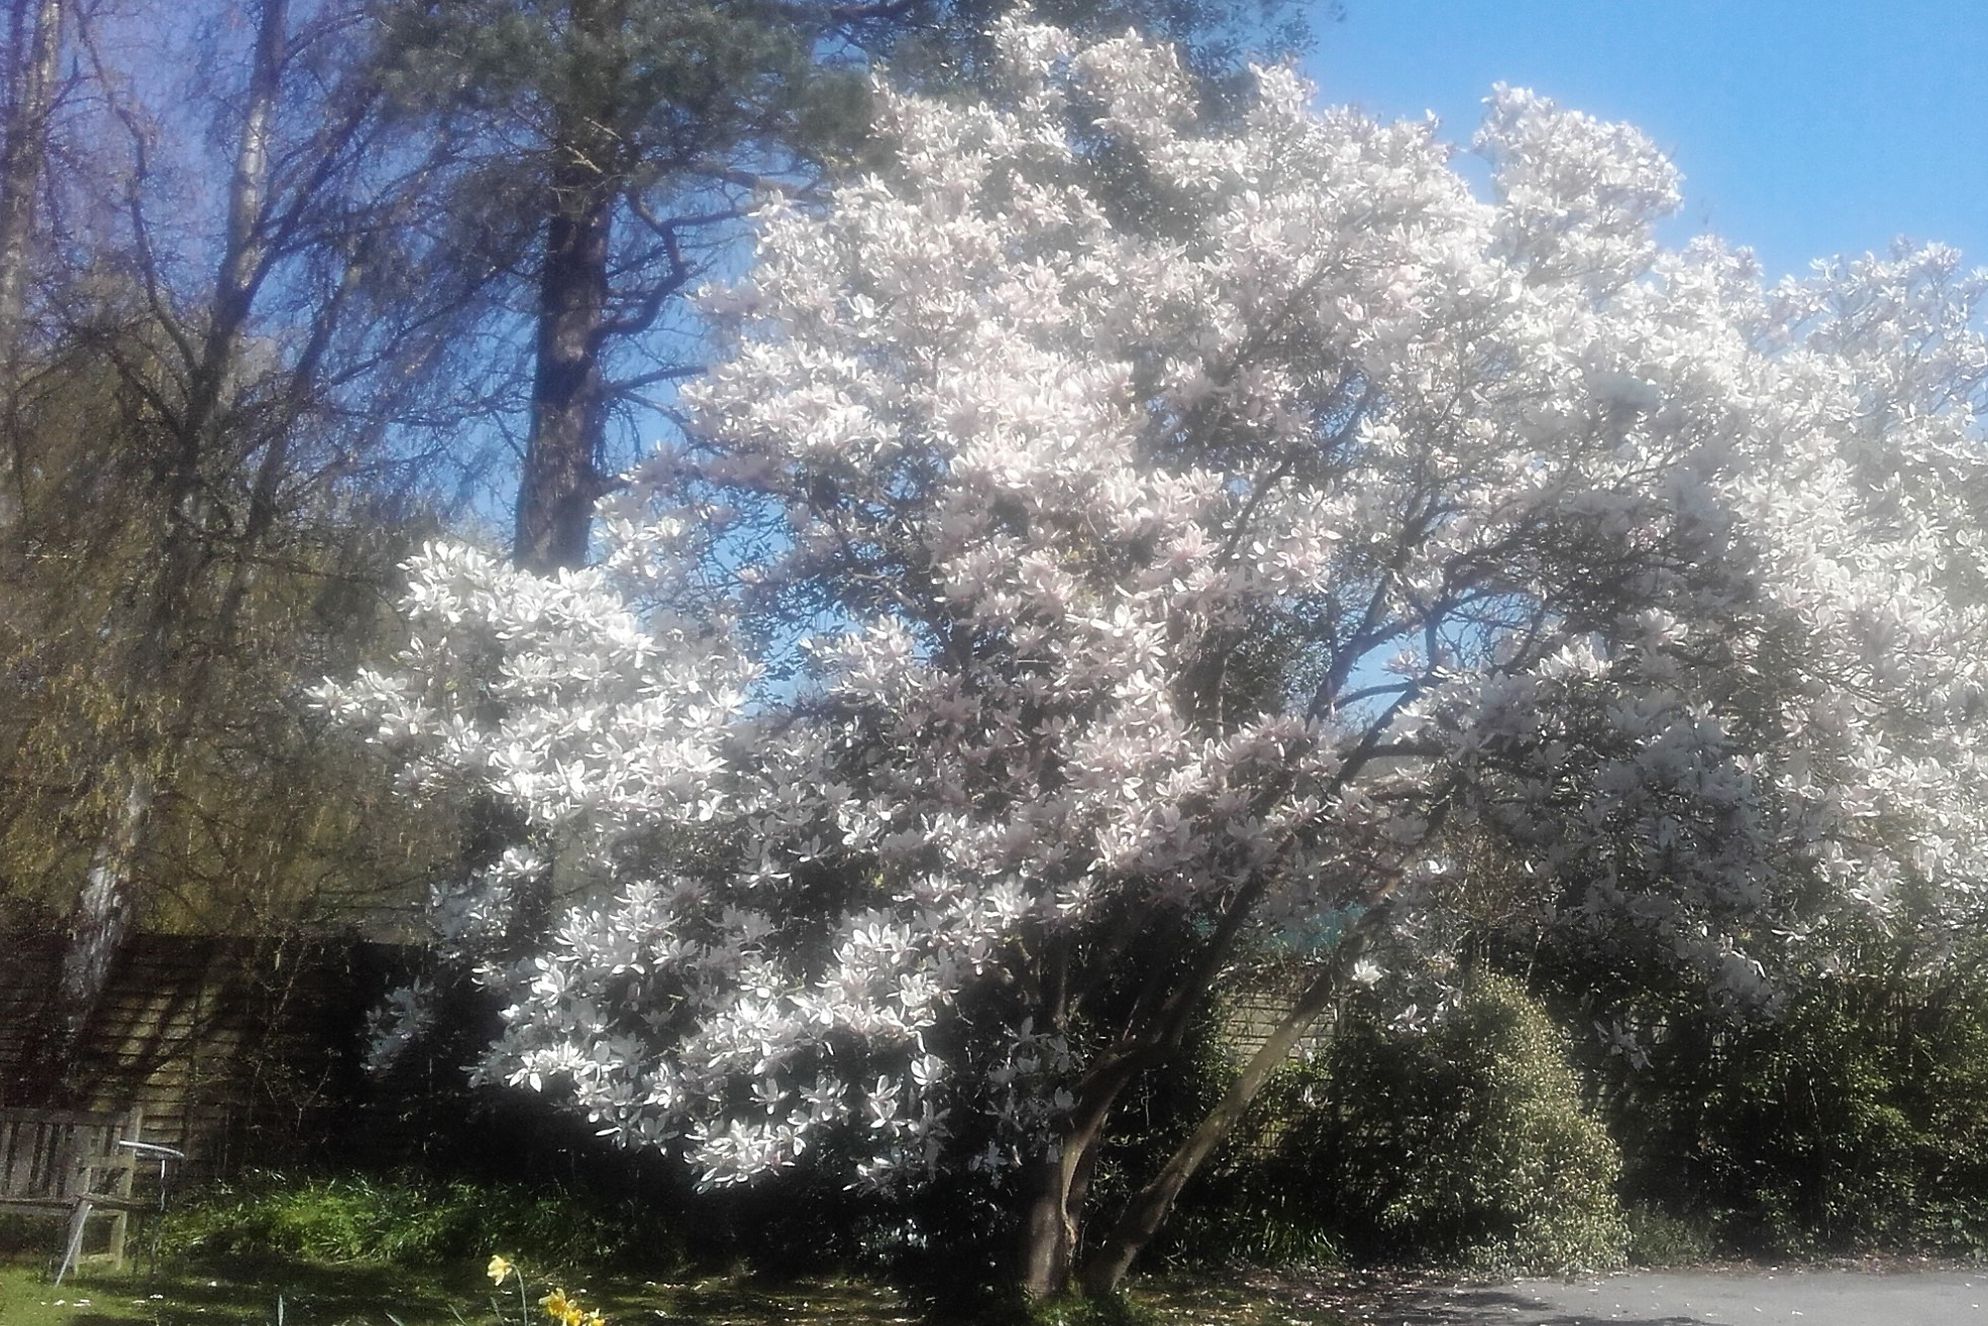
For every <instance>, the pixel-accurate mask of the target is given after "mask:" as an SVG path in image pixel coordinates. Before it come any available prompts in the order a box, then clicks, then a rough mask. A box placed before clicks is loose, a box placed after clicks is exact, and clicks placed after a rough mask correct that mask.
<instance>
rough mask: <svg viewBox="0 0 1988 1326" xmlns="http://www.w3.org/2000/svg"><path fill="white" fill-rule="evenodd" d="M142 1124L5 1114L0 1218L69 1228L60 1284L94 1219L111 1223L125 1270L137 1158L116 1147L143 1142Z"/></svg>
mask: <svg viewBox="0 0 1988 1326" xmlns="http://www.w3.org/2000/svg"><path fill="white" fill-rule="evenodd" d="M143 1122H144V1118H143V1116H142V1115H141V1114H140V1113H139V1111H137V1110H132V1111H131V1112H130V1113H128V1114H88V1113H83V1112H80V1111H74V1110H33V1109H0V1214H14V1215H31V1216H32V1215H43V1216H51V1217H56V1218H60V1219H62V1220H64V1221H66V1222H67V1223H68V1237H67V1239H66V1240H65V1241H64V1243H63V1257H62V1264H61V1266H60V1268H58V1270H57V1271H56V1278H57V1282H58V1283H59V1282H60V1280H61V1277H62V1275H63V1274H64V1273H65V1272H67V1270H68V1269H69V1267H70V1266H71V1265H73V1264H74V1263H75V1260H76V1258H77V1256H78V1255H79V1254H80V1253H81V1251H82V1246H83V1231H84V1226H85V1225H87V1224H88V1222H89V1219H90V1217H91V1216H92V1215H103V1216H106V1217H108V1218H109V1219H110V1222H111V1228H110V1256H111V1261H112V1263H113V1264H115V1265H117V1266H122V1265H123V1264H124V1236H125V1225H126V1222H127V1221H128V1220H129V1219H130V1214H131V1212H133V1211H142V1210H146V1209H148V1208H149V1205H150V1204H149V1203H146V1202H140V1201H137V1200H134V1199H133V1197H132V1195H131V1180H132V1176H133V1173H134V1172H135V1171H136V1169H137V1160H136V1157H135V1156H134V1155H133V1153H132V1152H131V1150H130V1149H129V1148H126V1147H120V1146H119V1145H118V1143H120V1142H124V1141H133V1142H135V1141H137V1140H138V1130H139V1127H140V1125H141V1124H142V1123H143Z"/></svg>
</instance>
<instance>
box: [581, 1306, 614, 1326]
mask: <svg viewBox="0 0 1988 1326" xmlns="http://www.w3.org/2000/svg"><path fill="white" fill-rule="evenodd" d="M580 1326H607V1318H606V1317H603V1316H602V1315H601V1310H600V1309H599V1308H595V1309H594V1310H593V1311H592V1312H589V1313H588V1314H587V1315H586V1316H585V1317H584V1318H582V1319H581V1322H580Z"/></svg>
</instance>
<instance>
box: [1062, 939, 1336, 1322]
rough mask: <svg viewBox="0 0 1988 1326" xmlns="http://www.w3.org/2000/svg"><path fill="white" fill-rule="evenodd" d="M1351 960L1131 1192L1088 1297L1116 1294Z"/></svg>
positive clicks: (1309, 993)
mask: <svg viewBox="0 0 1988 1326" xmlns="http://www.w3.org/2000/svg"><path fill="white" fill-rule="evenodd" d="M1358 947H1360V946H1359V945H1358V944H1357V943H1354V944H1352V945H1350V946H1349V948H1350V949H1353V950H1357V948H1358ZM1351 956H1352V953H1351V952H1343V953H1342V954H1340V955H1338V958H1337V960H1336V961H1335V962H1334V963H1333V966H1332V968H1331V969H1330V970H1328V971H1327V972H1325V973H1324V974H1322V975H1320V976H1319V977H1318V978H1317V979H1316V980H1314V981H1313V982H1312V984H1311V985H1310V986H1309V987H1307V988H1306V990H1305V991H1304V993H1303V994H1301V995H1300V996H1299V997H1298V1000H1297V1002H1296V1004H1294V1005H1293V1006H1292V1009H1291V1012H1290V1013H1289V1014H1287V1015H1286V1016H1285V1018H1284V1020H1283V1021H1282V1022H1280V1023H1278V1025H1277V1026H1276V1028H1275V1029H1274V1030H1272V1032H1271V1033H1270V1036H1269V1037H1268V1038H1267V1039H1266V1040H1265V1041H1264V1042H1263V1045H1262V1046H1261V1048H1259V1049H1258V1050H1257V1052H1256V1053H1255V1054H1254V1055H1252V1056H1250V1060H1249V1063H1248V1064H1246V1065H1245V1066H1244V1068H1243V1071H1242V1072H1241V1073H1240V1074H1238V1075H1237V1077H1236V1080H1235V1081H1234V1082H1232V1083H1230V1084H1229V1089H1228V1090H1227V1091H1226V1092H1224V1093H1223V1095H1222V1099H1221V1100H1220V1101H1219V1102H1217V1103H1216V1105H1215V1108H1214V1109H1212V1110H1210V1111H1209V1112H1208V1114H1207V1116H1206V1117H1205V1118H1203V1119H1202V1121H1201V1123H1200V1125H1199V1126H1198V1127H1197V1128H1195V1130H1194V1132H1193V1134H1192V1135H1190V1136H1189V1137H1188V1139H1187V1140H1186V1141H1185V1142H1183V1143H1181V1144H1180V1146H1179V1148H1177V1149H1176V1150H1175V1151H1174V1153H1173V1155H1171V1156H1170V1157H1168V1158H1167V1163H1166V1164H1165V1165H1163V1166H1161V1167H1160V1172H1159V1173H1158V1174H1157V1175H1155V1176H1154V1178H1153V1180H1152V1182H1150V1183H1148V1184H1147V1185H1146V1186H1145V1187H1143V1188H1141V1189H1140V1190H1139V1191H1138V1192H1137V1193H1135V1194H1133V1197H1132V1200H1131V1201H1130V1202H1129V1203H1127V1205H1126V1208H1125V1211H1124V1213H1123V1214H1122V1215H1120V1217H1119V1218H1118V1222H1117V1223H1116V1224H1115V1225H1113V1227H1112V1229H1111V1232H1110V1233H1109V1234H1107V1235H1106V1236H1105V1239H1104V1242H1103V1243H1102V1244H1101V1245H1100V1246H1099V1247H1098V1249H1097V1251H1096V1252H1095V1253H1093V1254H1092V1255H1091V1257H1090V1258H1089V1259H1088V1260H1087V1261H1086V1262H1085V1264H1084V1268H1083V1274H1082V1283H1083V1290H1084V1293H1085V1294H1087V1295H1089V1296H1092V1297H1103V1296H1105V1295H1108V1294H1111V1293H1115V1292H1116V1291H1117V1289H1118V1286H1119V1284H1120V1283H1121V1282H1122V1281H1123V1280H1124V1279H1125V1275H1126V1272H1128V1271H1130V1270H1131V1269H1132V1263H1133V1262H1134V1261H1136V1260H1137V1259H1138V1257H1139V1254H1140V1253H1141V1252H1144V1251H1145V1249H1146V1245H1147V1244H1149V1243H1151V1242H1152V1240H1153V1235H1155V1234H1157V1233H1158V1232H1159V1230H1160V1226H1161V1225H1162V1224H1164V1223H1165V1222H1166V1218H1167V1216H1168V1215H1169V1214H1171V1213H1172V1211H1173V1206H1174V1202H1175V1201H1176V1200H1177V1199H1178V1198H1179V1197H1180V1192H1181V1189H1182V1188H1184V1187H1186V1186H1187V1181H1188V1180H1189V1179H1191V1178H1193V1177H1194V1175H1195V1172H1196V1171H1197V1170H1199V1169H1200V1168H1201V1166H1202V1164H1203V1163H1204V1162H1205V1161H1206V1160H1207V1159H1208V1157H1209V1156H1211V1155H1213V1154H1214V1153H1215V1151H1216V1149H1217V1148H1219V1147H1220V1146H1221V1144H1222V1143H1223V1142H1225V1141H1227V1140H1228V1136H1229V1134H1230V1133H1231V1132H1233V1131H1234V1130H1235V1126H1236V1124H1237V1123H1239V1122H1241V1120H1242V1117H1243V1115H1244V1114H1245V1113H1246V1112H1247V1111H1248V1110H1249V1106H1250V1102H1252V1101H1254V1100H1255V1099H1256V1095H1257V1093H1258V1092H1259V1091H1261V1090H1262V1089H1263V1084H1264V1083H1265V1082H1267V1081H1269V1079H1270V1075H1271V1074H1272V1073H1273V1072H1275V1071H1276V1070H1277V1069H1278V1068H1279V1067H1280V1066H1281V1065H1282V1064H1283V1063H1284V1062H1285V1060H1287V1059H1288V1058H1289V1057H1290V1054H1291V1050H1292V1048H1293V1047H1294V1046H1296V1045H1297V1043H1298V1040H1299V1038H1300V1037H1302V1036H1303V1035H1304V1034H1305V1031H1306V1030H1307V1029H1308V1028H1309V1027H1310V1026H1311V1025H1312V1024H1313V1023H1314V1022H1316V1021H1317V1020H1318V1017H1319V1014H1320V1013H1322V1012H1324V1011H1325V1007H1326V1005H1327V1004H1329V1003H1330V1002H1331V1001H1332V995H1333V992H1334V990H1336V989H1337V988H1338V980H1337V974H1338V972H1339V970H1340V969H1341V968H1342V967H1343V965H1344V963H1345V962H1346V961H1349V960H1350V958H1351Z"/></svg>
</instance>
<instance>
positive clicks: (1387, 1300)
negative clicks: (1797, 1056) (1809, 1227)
mask: <svg viewBox="0 0 1988 1326" xmlns="http://www.w3.org/2000/svg"><path fill="white" fill-rule="evenodd" d="M1352 1306H1353V1305H1352V1303H1350V1302H1348V1303H1345V1307H1349V1308H1350V1307H1352ZM1349 1315H1350V1316H1351V1317H1352V1318H1353V1319H1354V1320H1355V1321H1359V1322H1362V1323H1372V1324H1373V1326H1397V1323H1399V1324H1400V1326H1489V1324H1490V1323H1501V1324H1502V1326H1601V1323H1610V1324H1611V1326H1752V1324H1753V1323H1761V1322H1791V1323H1799V1326H1969V1324H1970V1323H1979V1324H1980V1326H1988V1268H1984V1269H1977V1270H1973V1271H1929V1270H1908V1271H1892V1272H1868V1271H1848V1270H1744V1271H1633V1272H1628V1273H1625V1274H1622V1275H1611V1276H1603V1277H1599V1278H1593V1279H1579V1280H1574V1281H1571V1282H1562V1281H1555V1280H1518V1281H1511V1282H1508V1283H1505V1284H1501V1285H1461V1286H1448V1285H1439V1284H1430V1283H1426V1282H1425V1283H1422V1284H1419V1285H1412V1286H1398V1287H1396V1288H1394V1289H1390V1290H1388V1291H1385V1292H1384V1293H1382V1294H1380V1295H1375V1296H1371V1297H1369V1298H1368V1299H1367V1301H1366V1302H1364V1303H1362V1304H1360V1306H1359V1307H1358V1308H1356V1309H1354V1310H1353V1311H1352V1312H1351V1313H1349Z"/></svg>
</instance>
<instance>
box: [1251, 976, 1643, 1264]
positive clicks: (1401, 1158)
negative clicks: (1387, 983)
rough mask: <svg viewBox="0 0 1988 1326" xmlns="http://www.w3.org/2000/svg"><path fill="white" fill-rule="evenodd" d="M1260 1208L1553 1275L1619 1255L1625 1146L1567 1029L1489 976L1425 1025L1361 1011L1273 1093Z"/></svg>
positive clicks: (1361, 1252)
mask: <svg viewBox="0 0 1988 1326" xmlns="http://www.w3.org/2000/svg"><path fill="white" fill-rule="evenodd" d="M1267 1094H1268V1095H1269V1097H1270V1099H1269V1100H1268V1101H1267V1102H1266V1109H1265V1111H1264V1113H1263V1116H1262V1121H1261V1125H1260V1126H1262V1127H1263V1128H1264V1129H1265V1130H1266V1133H1267V1136H1268V1138H1269V1146H1268V1152H1267V1155H1266V1156H1265V1157H1264V1158H1263V1159H1262V1160H1260V1161H1259V1162H1257V1163H1256V1165H1255V1166H1254V1167H1253V1169H1254V1173H1253V1174H1252V1175H1250V1176H1249V1179H1248V1181H1247V1182H1246V1184H1245V1187H1246V1189H1247V1190H1250V1191H1251V1192H1253V1194H1254V1196H1253V1201H1254V1202H1255V1204H1257V1205H1259V1206H1270V1205H1275V1206H1277V1207H1278V1208H1280V1209H1281V1210H1282V1211H1283V1212H1284V1213H1285V1221H1286V1223H1287V1224H1290V1225H1293V1226H1299V1225H1302V1226H1305V1227H1308V1228H1311V1229H1314V1230H1316V1231H1318V1234H1319V1236H1320V1239H1321V1241H1322V1242H1329V1243H1330V1244H1331V1245H1333V1246H1336V1247H1338V1248H1341V1249H1344V1250H1345V1251H1346V1252H1347V1253H1348V1254H1350V1255H1351V1256H1352V1257H1354V1258H1355V1259H1357V1260H1361V1261H1366V1262H1386V1263H1408V1262H1435V1263H1443V1264H1450V1265H1459V1266H1467V1267H1471V1268H1474V1269H1480V1270H1507V1271H1531V1272H1549V1271H1564V1270H1570V1269H1574V1268H1589V1269H1597V1268H1602V1267H1612V1266H1616V1265H1619V1264H1621V1262H1622V1261H1623V1258H1624V1253H1625V1250H1626V1247H1627V1241H1628V1232H1627V1226H1626V1224H1625V1222H1624V1217H1623V1212H1622V1209H1621V1206H1620V1204H1619V1202H1618V1200H1617V1198H1616V1192H1615V1187H1616V1180H1617V1178H1618V1177H1619V1175H1620V1172H1621V1157H1620V1153H1619V1152H1618V1151H1617V1149H1616V1146H1615V1144H1614V1142H1613V1141H1611V1140H1610V1138H1609V1136H1608V1133H1607V1131H1606V1130H1605V1129H1604V1128H1603V1127H1602V1125H1601V1124H1600V1122H1598V1121H1597V1120H1596V1119H1595V1118H1594V1117H1593V1116H1592V1115H1591V1114H1589V1113H1588V1112H1587V1111H1586V1110H1585V1109H1584V1107H1583V1104H1582V1100H1581V1093H1580V1090H1579V1085H1578V1082H1577V1079H1576V1076H1575V1073H1574V1070H1573V1068H1572V1067H1571V1066H1570V1064H1569V1062H1568V1058H1567V1050H1566V1045H1565V1042H1564V1038H1563V1037H1562V1035H1561V1033H1560V1031H1559V1030H1558V1028H1557V1027H1556V1026H1555V1025H1554V1023H1553V1021H1552V1019H1551V1018H1550V1017H1549V1016H1548V1015H1547V1013H1546V1011H1545V1010H1544V1008H1543V1007H1542V1006H1541V1005H1540V1004H1539V1003H1537V1002H1536V1001H1535V1000H1533V999H1532V998H1531V997H1530V996H1528V995H1527V994H1526V993H1525V991H1524V989H1523V988H1522V987H1521V986H1520V985H1519V984H1518V983H1516V982H1514V981H1511V980H1509V979H1506V978H1504V977H1497V976H1489V977H1485V978H1483V979H1481V980H1480V981H1479V982H1477V984H1476V985H1475V987H1474V988H1473V989H1472V990H1470V991H1469V992H1468V993H1467V994H1466V995H1465V996H1464V997H1463V998H1462V1000H1461V1001H1460V1003H1459V1004H1458V1006H1457V1007H1456V1009H1455V1010H1454V1011H1453V1012H1452V1014H1451V1015H1450V1016H1449V1017H1448V1018H1447V1019H1446V1020H1444V1021H1442V1022H1440V1023H1439V1024H1438V1025H1436V1026H1434V1027H1433V1028H1430V1029H1428V1030H1426V1031H1423V1032H1419V1033H1416V1032H1405V1031H1401V1030H1397V1029H1395V1028H1393V1027H1391V1026H1390V1025H1388V1024H1387V1023H1385V1022H1383V1021H1382V1020H1381V1019H1380V1018H1379V1017H1378V1015H1376V1014H1374V1013H1373V1012H1372V1011H1370V1010H1365V1009H1361V1008H1357V1007H1356V1008H1355V1009H1353V1010H1351V1011H1350V1012H1349V1014H1348V1015H1347V1016H1346V1017H1345V1018H1344V1019H1343V1021H1342V1025H1341V1027H1340V1029H1339V1030H1338V1032H1337V1034H1336V1035H1335V1036H1334V1037H1333V1039H1332V1041H1331V1042H1330V1044H1329V1045H1328V1046H1327V1047H1326V1048H1325V1049H1324V1050H1323V1051H1322V1052H1321V1053H1320V1054H1319V1055H1318V1056H1317V1057H1316V1058H1315V1059H1314V1060H1313V1061H1311V1062H1310V1063H1307V1064H1304V1065H1301V1066H1295V1067H1294V1068H1292V1069H1291V1070H1289V1071H1287V1072H1286V1073H1284V1074H1283V1075H1282V1077H1281V1079H1280V1080H1279V1081H1278V1082H1277V1083H1275V1084H1274V1086H1273V1087H1272V1088H1271V1089H1270V1090H1269V1091H1268V1093H1267Z"/></svg>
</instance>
